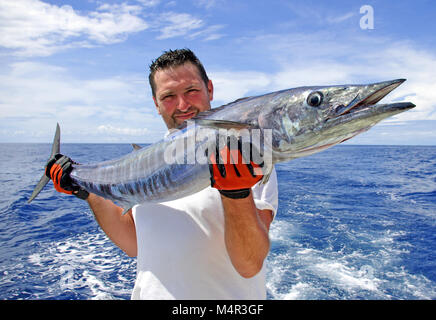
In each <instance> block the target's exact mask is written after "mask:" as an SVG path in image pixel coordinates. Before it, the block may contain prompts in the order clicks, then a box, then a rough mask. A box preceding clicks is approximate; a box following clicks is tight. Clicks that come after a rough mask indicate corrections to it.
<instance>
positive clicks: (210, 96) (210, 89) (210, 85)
mask: <svg viewBox="0 0 436 320" xmlns="http://www.w3.org/2000/svg"><path fill="white" fill-rule="evenodd" d="M207 92H208V93H209V100H210V101H212V100H213V83H212V80H209V82H208V83H207Z"/></svg>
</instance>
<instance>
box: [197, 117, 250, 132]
mask: <svg viewBox="0 0 436 320" xmlns="http://www.w3.org/2000/svg"><path fill="white" fill-rule="evenodd" d="M192 120H195V123H196V124H198V125H200V126H202V127H209V128H213V129H227V130H229V129H236V130H241V129H250V128H253V126H252V125H250V124H248V123H242V122H236V121H228V120H213V119H195V118H192Z"/></svg>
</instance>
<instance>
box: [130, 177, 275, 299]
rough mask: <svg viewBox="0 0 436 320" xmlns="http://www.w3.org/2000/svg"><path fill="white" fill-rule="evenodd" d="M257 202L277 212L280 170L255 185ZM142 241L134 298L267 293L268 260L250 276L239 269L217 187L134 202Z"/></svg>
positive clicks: (244, 296) (255, 296)
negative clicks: (226, 237)
mask: <svg viewBox="0 0 436 320" xmlns="http://www.w3.org/2000/svg"><path fill="white" fill-rule="evenodd" d="M252 191H253V197H254V201H255V204H256V207H257V208H258V209H260V210H264V209H269V210H272V211H273V214H274V215H275V213H276V211H277V206H278V191H277V175H276V172H275V170H273V172H272V173H271V177H270V179H269V181H268V183H266V184H263V185H262V184H260V183H258V184H256V185H255V186H254V187H253V188H252ZM132 213H133V218H134V220H135V225H136V236H137V242H138V256H137V275H136V282H135V286H134V288H133V292H132V297H131V298H132V299H265V298H266V288H265V266H263V268H262V270H261V271H260V272H259V273H258V274H257V275H255V276H254V277H252V278H249V279H246V278H243V277H242V276H240V275H239V273H238V272H237V271H236V270H235V269H234V267H233V265H232V263H231V261H230V258H229V256H228V253H227V250H226V247H225V243H224V211H223V207H222V202H221V197H220V194H219V192H218V190H216V189H214V188H211V187H208V188H206V189H204V190H202V191H200V192H198V193H196V194H193V195H191V196H188V197H185V198H181V199H177V200H174V201H168V202H164V203H159V204H156V203H154V204H153V203H146V204H141V205H137V206H135V207H133V210H132Z"/></svg>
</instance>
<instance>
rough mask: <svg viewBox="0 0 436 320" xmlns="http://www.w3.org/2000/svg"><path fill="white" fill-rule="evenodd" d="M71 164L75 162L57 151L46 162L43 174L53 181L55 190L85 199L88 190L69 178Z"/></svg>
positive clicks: (71, 168)
mask: <svg viewBox="0 0 436 320" xmlns="http://www.w3.org/2000/svg"><path fill="white" fill-rule="evenodd" d="M72 164H76V163H75V162H74V161H73V160H71V159H70V158H68V157H67V156H64V155H62V154H60V153H58V154H56V155H54V156H53V157H52V158H51V159H50V160H49V161H48V162H47V165H46V167H45V175H46V176H47V177H49V178H50V179H51V180H52V181H53V185H54V187H55V189H56V191H58V192H62V193H66V194H73V195H75V196H76V197H78V198H79V199H82V200H86V199H87V198H88V196H89V193H88V191H86V190H84V189H82V188H81V187H79V186H78V185H76V184H74V182H73V180H71V177H70V173H71V170H73V167H72Z"/></svg>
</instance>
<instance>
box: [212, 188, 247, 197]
mask: <svg viewBox="0 0 436 320" xmlns="http://www.w3.org/2000/svg"><path fill="white" fill-rule="evenodd" d="M218 191H219V193H221V194H222V195H223V196H224V197H227V198H230V199H244V198H247V197H248V196H249V195H250V191H251V189H238V190H219V189H218Z"/></svg>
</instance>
